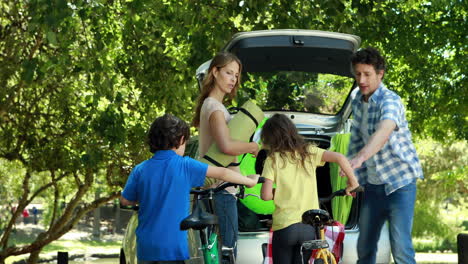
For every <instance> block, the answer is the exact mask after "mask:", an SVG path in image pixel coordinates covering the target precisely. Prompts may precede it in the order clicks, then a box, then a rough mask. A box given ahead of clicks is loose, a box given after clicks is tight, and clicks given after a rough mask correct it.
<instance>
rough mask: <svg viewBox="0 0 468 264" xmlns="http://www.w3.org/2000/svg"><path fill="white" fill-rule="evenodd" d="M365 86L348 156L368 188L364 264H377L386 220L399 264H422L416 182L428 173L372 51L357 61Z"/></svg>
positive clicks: (356, 104)
mask: <svg viewBox="0 0 468 264" xmlns="http://www.w3.org/2000/svg"><path fill="white" fill-rule="evenodd" d="M351 62H352V66H353V70H354V75H355V79H356V83H357V85H358V86H359V91H357V93H356V96H355V97H354V98H353V101H352V110H353V116H354V122H353V125H352V127H351V140H350V144H349V150H348V157H350V158H351V160H350V163H351V166H352V168H353V169H355V170H356V171H355V172H356V175H357V176H358V179H359V182H360V184H362V185H365V192H364V199H363V204H362V206H361V209H360V210H361V212H360V218H359V239H358V245H357V251H358V257H359V260H358V263H375V261H376V252H377V242H378V240H379V237H380V232H381V229H382V226H383V225H384V222H385V221H388V223H389V228H390V245H391V250H392V255H393V259H394V262H395V263H416V262H415V259H414V257H415V253H414V249H413V243H412V240H411V230H412V226H413V214H414V203H415V200H416V179H422V178H423V173H422V169H421V165H420V162H419V159H418V155H417V154H416V150H415V148H414V146H413V143H412V139H411V132H410V131H409V129H408V122H407V121H406V117H405V108H404V106H403V103H402V101H401V99H400V97H399V96H398V95H397V94H396V93H395V92H393V91H390V90H389V89H387V87H385V85H384V84H383V83H382V79H383V77H384V74H385V60H384V58H383V57H382V56H381V55H380V53H379V51H377V50H376V49H374V48H366V49H363V50H360V51H358V52H356V53H355V54H354V55H353V56H352V58H351Z"/></svg>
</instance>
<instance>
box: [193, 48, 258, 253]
mask: <svg viewBox="0 0 468 264" xmlns="http://www.w3.org/2000/svg"><path fill="white" fill-rule="evenodd" d="M241 73H242V64H241V61H240V60H239V58H237V56H236V55H234V54H232V53H229V52H220V53H218V54H216V55H215V57H214V58H213V59H212V60H211V63H210V66H209V68H208V72H207V74H206V76H205V78H204V79H203V83H202V88H201V93H200V96H199V97H198V100H197V106H196V108H195V117H194V119H193V121H192V125H193V126H194V127H197V128H198V131H199V144H198V152H199V155H200V158H203V156H205V154H206V153H207V152H208V149H209V148H210V146H211V144H213V143H215V144H216V145H217V146H218V148H219V150H220V151H221V152H222V153H224V154H227V155H231V156H233V160H232V162H235V163H236V162H237V156H238V155H241V154H245V153H252V154H254V155H256V154H257V152H258V144H257V143H255V142H241V141H235V140H233V139H232V138H231V135H230V134H229V128H228V123H229V121H230V120H231V115H230V114H229V112H228V110H227V109H226V106H225V105H224V103H225V102H226V101H228V100H232V99H233V98H234V97H235V96H236V94H237V90H238V89H239V85H240V79H241ZM228 168H229V169H231V170H234V171H236V172H239V173H240V169H239V167H238V166H230V167H228ZM219 184H220V182H219V181H218V182H217V183H214V184H213V186H216V185H219ZM236 192H237V189H236V188H235V187H229V188H227V189H226V190H223V191H221V192H218V193H215V194H214V202H215V213H216V215H217V216H218V219H219V229H220V233H221V239H222V242H223V246H226V247H229V248H234V254H235V255H237V247H236V245H237V233H238V215H237V199H236V197H235V196H234V195H235V194H236Z"/></svg>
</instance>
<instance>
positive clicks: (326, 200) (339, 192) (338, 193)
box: [319, 186, 364, 203]
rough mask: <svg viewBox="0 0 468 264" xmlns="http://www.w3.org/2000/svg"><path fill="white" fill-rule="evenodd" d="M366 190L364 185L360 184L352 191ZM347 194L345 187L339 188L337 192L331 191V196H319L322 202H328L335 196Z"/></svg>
mask: <svg viewBox="0 0 468 264" xmlns="http://www.w3.org/2000/svg"><path fill="white" fill-rule="evenodd" d="M363 191H364V187H362V186H358V187H356V188H355V189H354V190H352V191H351V192H350V193H357V192H363ZM345 195H346V190H345V189H341V190H338V191H336V192H333V193H331V194H330V195H329V196H327V197H320V198H319V201H320V203H326V202H329V201H331V200H332V199H333V198H335V197H336V196H345Z"/></svg>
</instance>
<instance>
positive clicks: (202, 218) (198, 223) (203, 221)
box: [180, 202, 218, 230]
mask: <svg viewBox="0 0 468 264" xmlns="http://www.w3.org/2000/svg"><path fill="white" fill-rule="evenodd" d="M217 223H218V217H217V216H216V215H214V214H210V213H207V212H205V211H203V210H202V209H201V207H200V206H198V202H197V203H196V204H195V206H194V208H193V211H192V213H191V214H190V215H189V216H187V217H186V218H185V219H184V220H182V222H180V230H187V229H190V228H192V229H195V230H201V229H203V228H206V227H207V226H210V225H215V224H217Z"/></svg>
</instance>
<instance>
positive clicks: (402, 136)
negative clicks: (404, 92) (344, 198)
mask: <svg viewBox="0 0 468 264" xmlns="http://www.w3.org/2000/svg"><path fill="white" fill-rule="evenodd" d="M356 90H357V91H355V92H353V95H352V96H353V100H352V103H351V107H352V110H353V116H354V120H353V123H352V126H351V140H350V143H349V149H348V157H349V158H353V157H354V156H355V155H356V154H357V153H358V152H359V151H360V150H361V149H362V148H363V147H364V146H365V144H364V140H363V137H362V134H361V132H360V129H359V128H360V126H361V124H362V123H363V122H367V123H368V132H369V135H372V134H374V132H375V131H376V130H377V128H378V125H379V123H380V122H381V121H382V120H386V119H390V120H393V121H394V122H395V123H396V128H395V130H394V131H393V132H392V133H391V134H390V138H389V140H388V141H387V142H386V143H385V145H384V146H383V147H382V149H381V150H380V151H379V152H377V153H376V154H375V163H376V170H377V176H376V177H378V178H379V180H380V181H381V182H384V184H385V192H386V194H387V195H389V194H390V193H392V192H394V191H395V190H397V189H399V188H401V187H403V186H406V185H408V184H410V183H411V182H413V181H414V180H415V179H418V178H419V179H422V178H423V172H422V168H421V164H420V162H419V158H418V155H417V154H416V149H415V148H414V145H413V143H412V139H411V132H410V131H409V129H408V122H407V121H406V117H405V108H404V106H403V103H402V101H401V99H400V97H399V96H398V95H397V94H396V93H395V92H393V91H390V90H389V89H387V88H386V87H385V85H384V84H383V83H381V84H380V86H379V88H377V90H376V91H375V92H374V93H373V94H372V95H371V97H370V98H369V110H368V119H367V120H362V100H363V98H362V94H361V92H360V91H359V89H356ZM355 173H356V176H357V177H358V179H359V183H360V184H366V183H368V180H367V177H368V175H367V170H366V166H365V164H363V166H362V167H361V168H358V169H357V170H356V171H355Z"/></svg>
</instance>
